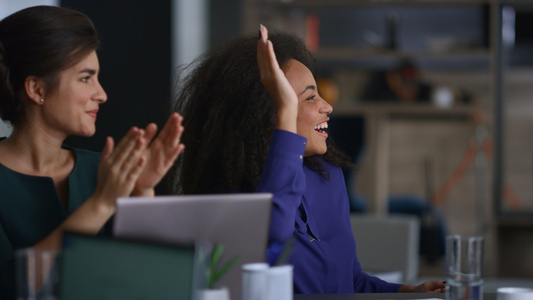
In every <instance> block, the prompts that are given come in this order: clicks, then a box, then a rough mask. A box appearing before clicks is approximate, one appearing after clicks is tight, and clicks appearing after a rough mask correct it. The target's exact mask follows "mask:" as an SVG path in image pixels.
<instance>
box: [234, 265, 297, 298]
mask: <svg viewBox="0 0 533 300" xmlns="http://www.w3.org/2000/svg"><path fill="white" fill-rule="evenodd" d="M292 277H293V266H291V265H281V266H274V267H270V266H269V265H268V264H266V263H253V264H245V265H243V266H242V299H243V300H292V298H293V287H292V286H293V283H292Z"/></svg>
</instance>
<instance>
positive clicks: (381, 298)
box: [294, 293, 496, 300]
mask: <svg viewBox="0 0 533 300" xmlns="http://www.w3.org/2000/svg"><path fill="white" fill-rule="evenodd" d="M394 299H444V293H438V294H428V293H366V294H308V295H303V294H300V295H294V300H394ZM483 300H496V293H484V294H483Z"/></svg>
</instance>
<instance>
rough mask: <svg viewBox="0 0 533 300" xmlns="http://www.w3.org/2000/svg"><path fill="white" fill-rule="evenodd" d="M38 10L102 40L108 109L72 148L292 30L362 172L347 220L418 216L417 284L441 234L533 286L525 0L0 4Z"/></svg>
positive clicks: (530, 37)
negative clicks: (458, 237) (69, 19)
mask: <svg viewBox="0 0 533 300" xmlns="http://www.w3.org/2000/svg"><path fill="white" fill-rule="evenodd" d="M37 4H47V5H60V6H66V7H71V8H75V9H78V10H80V11H83V12H85V13H86V14H88V15H89V16H90V17H91V18H92V19H93V21H94V23H95V25H96V27H97V29H98V31H99V34H100V36H101V40H102V47H101V50H100V52H99V58H100V65H101V70H102V71H101V75H100V77H101V82H102V85H103V86H104V88H105V89H106V92H107V93H108V96H109V99H108V102H107V103H106V104H105V105H104V106H103V109H102V110H101V114H99V119H98V121H97V133H96V135H95V136H93V137H91V138H72V139H70V140H69V141H68V142H69V144H71V145H74V146H79V147H84V148H88V149H92V150H95V151H99V150H100V149H101V148H102V146H103V143H104V139H105V137H106V136H108V135H110V136H113V137H115V139H119V138H120V137H121V136H122V135H123V134H124V133H125V132H126V131H127V130H128V128H129V127H131V126H133V125H136V126H145V125H146V124H147V123H148V122H156V123H158V124H159V125H160V126H161V125H162V124H163V123H164V121H165V120H166V118H167V116H168V112H169V110H170V109H171V108H172V106H173V102H172V98H173V93H174V91H175V89H176V74H177V72H178V70H179V69H180V66H183V65H185V64H187V63H189V62H191V61H192V59H193V58H194V57H196V56H197V55H199V54H201V53H202V52H204V51H207V50H210V49H213V48H215V47H216V46H218V45H220V44H221V43H223V42H225V41H226V40H228V39H230V38H232V37H235V36H237V35H240V34H243V33H251V34H256V33H257V30H258V25H259V24H264V25H266V26H267V27H268V28H269V29H271V30H272V29H279V30H283V31H288V32H292V33H294V34H296V35H298V36H300V37H301V38H302V39H303V40H304V41H305V43H306V44H307V46H308V48H309V49H310V50H311V51H312V53H313V54H314V56H315V57H316V59H317V65H318V71H317V74H316V77H317V83H318V86H319V91H320V92H321V94H322V95H323V97H324V98H325V99H326V100H327V101H329V102H330V103H331V104H332V105H333V107H334V112H333V114H332V115H331V122H330V127H329V131H330V136H331V137H332V138H333V139H334V140H335V143H336V144H337V146H338V147H339V148H341V150H343V151H344V152H346V153H347V154H348V155H349V156H350V157H351V158H352V159H353V161H354V163H356V164H357V166H358V169H357V170H347V172H346V182H347V184H348V188H349V194H350V200H351V207H352V210H353V213H354V214H377V215H388V214H393V213H394V214H395V213H406V214H411V215H415V216H417V217H418V218H419V219H420V224H421V225H420V226H421V228H420V234H421V235H420V237H421V240H420V250H419V253H420V270H419V275H420V276H441V275H443V274H444V273H445V270H444V267H443V266H444V263H443V238H442V237H443V236H444V235H446V234H464V235H482V236H484V237H485V249H486V251H485V270H484V273H485V275H486V276H487V277H491V276H493V277H505V278H533V234H531V232H532V229H533V185H532V183H533V151H532V148H533V100H532V99H531V98H532V97H533V1H530V0H522V1H520V0H514V1H504V0H501V1H499V0H471V1H469V0H442V1H438V0H433V1H423V0H403V1H385V0H383V1H380V0H373V1H370V0H369V1H365V0H352V1H349V0H292V1H291V0H224V1H221V0H150V1H141V0H114V1H106V0H91V1H85V0H62V1H38V0H31V1H30V0H25V1H20V0H1V1H0V15H1V17H2V18H3V17H4V16H6V15H8V14H10V13H12V12H14V11H16V10H19V9H21V8H23V7H26V6H31V5H37ZM9 132H10V127H9V124H5V123H4V124H0V135H1V136H4V135H8V134H9ZM159 192H160V193H164V192H165V188H164V187H160V188H159Z"/></svg>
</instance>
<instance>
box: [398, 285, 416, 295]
mask: <svg viewBox="0 0 533 300" xmlns="http://www.w3.org/2000/svg"><path fill="white" fill-rule="evenodd" d="M414 290H415V286H414V285H402V286H401V287H400V288H399V289H398V293H413V292H414Z"/></svg>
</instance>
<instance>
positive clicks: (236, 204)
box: [113, 193, 272, 299]
mask: <svg viewBox="0 0 533 300" xmlns="http://www.w3.org/2000/svg"><path fill="white" fill-rule="evenodd" d="M271 208H272V194H270V193H240V194H213V195H187V196H184V195H176V196H156V197H153V198H141V197H128V198H119V199H118V200H117V212H116V214H115V217H114V224H113V234H114V235H115V236H116V237H118V238H125V239H136V240H143V241H154V242H164V243H176V244H178V245H182V244H183V243H190V242H195V243H204V242H209V243H212V244H213V245H214V244H222V245H223V246H224V252H223V255H222V259H221V265H223V264H224V263H225V262H228V261H230V260H232V259H233V258H234V257H236V256H239V257H240V258H239V260H238V263H237V264H236V265H235V266H234V267H233V268H231V269H230V271H229V272H228V273H227V274H226V275H224V277H222V278H221V279H220V281H219V282H218V285H220V286H227V287H228V288H229V290H230V294H231V298H235V299H239V298H240V295H241V280H242V279H241V266H242V265H243V264H246V263H253V262H264V261H265V260H266V248H267V242H268V231H269V224H270V213H271Z"/></svg>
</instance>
